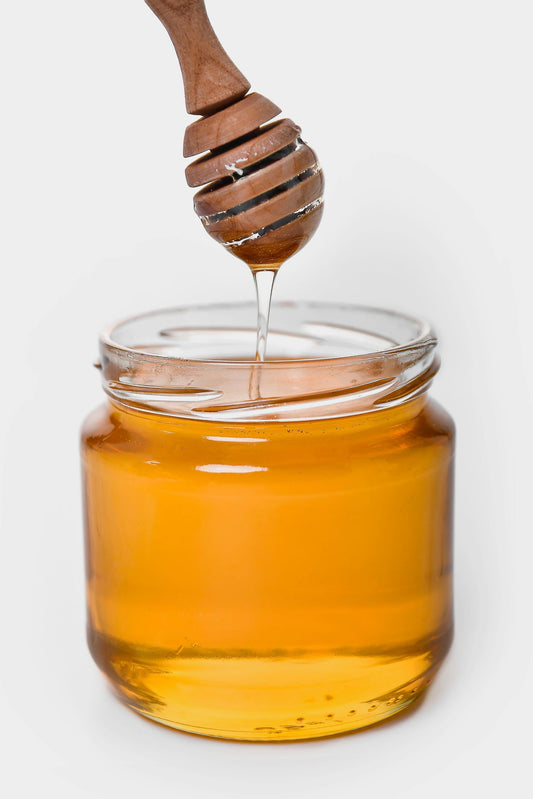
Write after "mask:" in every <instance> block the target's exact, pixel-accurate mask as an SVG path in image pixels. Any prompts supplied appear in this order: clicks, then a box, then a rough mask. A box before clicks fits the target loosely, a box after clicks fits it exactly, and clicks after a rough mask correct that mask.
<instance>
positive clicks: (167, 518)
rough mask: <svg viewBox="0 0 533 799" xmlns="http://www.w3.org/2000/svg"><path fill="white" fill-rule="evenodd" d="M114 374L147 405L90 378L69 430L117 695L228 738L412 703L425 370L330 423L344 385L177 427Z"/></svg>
mask: <svg viewBox="0 0 533 799" xmlns="http://www.w3.org/2000/svg"><path fill="white" fill-rule="evenodd" d="M187 329H188V330H189V335H190V328H187ZM141 343H142V342H139V344H141ZM146 352H147V353H152V354H151V355H143V356H139V357H140V358H141V360H142V358H154V359H155V366H156V367H157V366H158V364H157V355H153V348H152V349H150V348H149V347H147V348H146ZM108 354H109V353H108ZM121 355H122V353H120V352H119V356H121ZM161 357H162V358H163V359H164V360H165V359H166V360H165V363H166V361H169V360H172V354H169V352H168V350H165V352H164V355H162V356H161ZM416 357H418V355H417V356H416ZM359 358H363V359H364V356H359ZM371 358H372V354H371ZM376 362H377V361H376ZM318 363H319V362H318V361H316V364H318ZM322 363H323V364H325V366H323V367H322V368H323V371H325V370H327V368H328V364H327V363H326V362H325V361H322ZM337 363H339V362H338V361H337V360H336V359H333V361H332V365H331V369H334V368H335V366H336V364H337ZM380 363H382V364H384V363H387V360H386V358H385V359H383V358H382V359H381V361H380ZM291 364H292V362H291V361H287V362H286V363H285V364H283V363H282V362H281V361H280V362H279V363H278V367H279V371H280V374H282V377H276V378H275V379H273V381H272V384H271V385H270V388H269V383H268V381H265V387H266V389H267V390H269V391H270V392H271V394H273V395H274V396H275V394H276V392H275V384H276V382H277V383H280V382H281V383H283V385H285V387H286V386H287V385H288V383H287V380H289V382H290V381H291V380H292V381H293V382H294V381H295V380H296V377H295V376H294V375H291V369H292V368H294V370H295V372H297V369H298V366H297V362H296V360H295V361H294V366H292V365H291ZM309 364H311V365H310V367H309V368H316V369H318V365H317V366H315V365H313V364H312V362H311V361H310V362H309ZM151 365H152V364H151V362H150V363H149V367H150V368H151ZM178 365H179V364H178ZM299 365H300V366H302V364H301V363H300V364H299ZM235 366H236V367H238V366H244V364H243V363H241V364H238V363H236V364H235ZM265 366H266V367H267V370H268V368H269V367H270V366H274V364H269V363H268V362H267V364H265ZM342 367H343V369H344V368H345V364H342ZM423 367H424V369H425V368H426V364H423ZM106 368H108V369H109V368H111V367H110V366H109V364H108V365H107V367H106V365H105V364H104V371H105V369H106ZM128 368H129V369H130V371H129V373H128V375H129V377H128V380H127V381H126V382H124V383H120V385H125V386H126V387H127V386H130V385H133V384H135V385H137V386H139V385H142V386H144V388H143V389H142V391H145V392H148V399H147V397H146V396H143V398H142V401H139V402H133V401H132V399H131V397H129V396H128V397H127V398H126V399H124V401H122V399H121V398H118V399H117V396H116V393H117V391H118V390H117V388H116V386H117V381H116V380H113V381H110V380H109V376H108V378H107V380H108V383H109V385H110V386H111V389H110V392H111V394H110V396H111V399H110V401H108V402H107V403H106V404H105V405H104V406H103V407H101V408H100V409H98V410H97V411H96V412H94V413H93V414H92V415H91V416H90V417H89V418H88V420H87V421H86V423H85V426H84V429H83V435H82V457H83V471H84V491H85V511H86V543H87V596H88V639H89V645H90V649H91V652H92V655H93V657H94V659H95V661H96V663H97V664H98V666H99V667H100V668H101V670H102V671H103V672H104V674H105V675H106V676H107V677H108V679H109V680H110V682H111V684H112V686H113V688H114V690H115V692H116V693H117V694H118V695H119V697H120V698H121V699H122V700H123V701H124V702H125V703H126V704H127V705H129V706H130V707H131V708H133V709H134V710H136V711H138V712H140V713H142V714H144V715H146V716H148V717H150V718H152V719H154V720H156V721H160V722H163V723H165V724H168V725H170V726H173V727H177V728H180V729H182V730H187V731H190V732H196V733H201V734H205V735H211V736H219V737H228V738H235V739H243V740H284V739H298V738H312V737H318V736H323V735H331V734H335V733H340V732H344V731H347V730H353V729H356V728H359V727H364V726H366V725H369V724H373V723H375V722H378V721H381V720H383V719H385V718H386V717H388V716H390V715H392V714H394V713H397V712H398V711H400V710H402V709H403V708H405V707H406V706H407V705H409V704H410V703H411V702H413V700H415V699H416V698H417V697H418V696H419V695H420V694H421V693H422V692H423V691H424V690H425V689H426V688H427V686H428V684H429V683H430V681H431V679H432V677H433V676H434V674H435V672H436V670H437V669H438V666H439V665H440V663H441V661H442V659H443V657H444V655H445V653H446V651H447V649H448V647H449V645H450V642H451V636H452V555H451V550H452V542H451V536H452V483H453V480H452V470H453V437H454V433H453V423H452V422H451V420H450V418H449V416H448V415H447V414H446V413H445V412H444V411H443V410H442V409H441V408H440V407H439V406H438V405H437V404H436V403H435V402H434V401H432V400H430V399H429V398H428V395H427V393H426V391H425V390H420V384H421V383H420V380H421V379H422V380H423V379H426V378H428V371H427V369H426V371H425V373H423V374H422V378H420V375H419V380H418V386H417V389H416V390H415V391H412V390H411V391H410V392H409V390H408V389H412V388H413V386H412V385H410V384H407V388H406V389H405V391H407V393H406V394H404V397H403V398H401V397H400V398H399V399H398V398H397V399H396V400H395V401H394V402H391V401H390V391H389V394H388V395H385V400H388V401H384V403H383V407H382V408H381V409H379V408H378V409H376V408H374V407H373V409H372V410H370V409H367V410H366V411H361V410H357V411H356V412H353V408H352V412H348V409H349V408H351V405H350V402H351V398H350V397H351V395H350V394H349V392H348V404H347V405H346V403H345V402H343V399H344V397H345V394H342V391H346V389H339V388H338V387H337V390H334V389H332V387H331V386H328V387H327V388H326V390H325V391H323V392H322V393H321V394H320V399H318V395H316V396H315V394H316V392H311V405H312V404H313V403H314V405H315V406H317V408H318V410H317V409H316V408H315V410H314V411H313V412H311V411H310V410H309V407H308V406H307V405H306V402H309V396H310V395H309V393H307V394H304V395H302V394H297V396H296V395H295V397H293V398H292V399H293V400H295V401H296V407H297V408H300V410H299V411H295V410H292V411H291V410H289V411H287V410H286V408H285V406H279V407H278V406H276V403H277V402H279V397H277V398H276V399H274V400H272V403H270V404H269V401H268V399H264V398H263V403H264V406H265V409H264V410H262V407H261V402H262V400H259V401H258V400H257V398H255V399H254V400H253V401H250V402H249V403H244V408H241V405H242V404H240V403H230V405H229V406H228V405H220V399H218V400H213V399H210V400H209V403H210V405H208V406H205V408H206V409H205V411H203V412H202V414H201V418H186V414H183V415H177V413H176V411H175V410H174V412H172V413H170V412H168V409H162V407H157V408H154V407H153V405H151V404H150V401H149V398H150V397H151V396H152V394H151V393H150V390H149V388H148V386H149V385H150V382H149V381H148V383H147V382H146V381H147V377H146V374H145V373H143V374H144V376H143V377H142V378H141V377H139V376H138V375H137V376H136V378H135V379H132V377H131V375H132V372H131V366H130V367H128ZM142 368H143V369H146V362H144V366H143V367H142ZM183 368H190V369H194V370H195V372H194V373H195V374H198V370H200V373H201V368H202V367H201V363H198V362H197V363H194V361H192V360H191V361H188V362H187V363H186V364H185V366H184V367H183ZM206 368H207V369H209V365H207V366H206ZM225 368H226V371H228V370H229V371H231V369H232V366H231V363H230V362H228V363H227V365H226V367H225V366H224V363H223V362H222V361H221V362H220V363H219V371H220V373H221V374H222V373H223V372H224V369H225ZM250 368H252V367H250ZM260 368H261V367H260ZM302 368H303V369H304V370H305V369H306V368H307V366H306V363H305V362H304V364H303V366H302ZM358 368H361V363H359V362H358ZM365 369H367V372H368V363H367V364H365ZM400 369H401V370H404V366H403V365H402V366H401V367H400ZM430 369H431V367H430ZM159 370H160V371H161V368H160V367H159ZM376 371H378V372H379V370H376V366H375V363H373V365H372V369H371V370H370V372H371V373H372V381H371V383H372V385H373V383H377V384H378V388H377V389H375V391H377V392H378V394H379V390H380V388H379V386H380V385H382V384H383V381H384V380H385V382H386V379H388V378H387V376H385V377H383V375H384V372H385V371H386V370H385V368H382V371H381V373H378V374H377V375H376V374H375V372H376ZM401 373H402V374H403V371H401ZM191 374H192V372H191ZM424 375H425V377H424ZM115 376H116V375H112V377H115ZM317 380H318V378H314V381H315V383H316V388H320V385H319V383H320V382H321V381H322V380H325V378H320V380H318V383H317V382H316V381H317ZM118 382H120V381H118ZM186 382H189V383H190V380H189V381H186ZM341 382H342V383H343V384H344V383H345V382H346V380H345V378H344V377H343V380H342V381H341ZM171 383H172V385H174V384H175V379H173V380H172V381H171ZM389 388H390V387H389ZM423 388H424V387H423ZM188 389H189V390H193V391H194V389H191V387H190V386H188ZM157 390H158V391H160V392H162V391H163V389H162V388H161V387H159V388H158V389H157ZM198 390H199V388H198ZM381 390H385V389H383V388H382V389H381ZM169 391H170V386H167V394H168V392H169ZM339 391H341V393H340V394H339ZM396 391H398V389H397V390H396ZM113 392H114V393H113ZM108 393H109V392H108ZM126 393H127V390H126ZM185 396H186V397H187V395H185ZM199 396H201V394H200V395H199ZM339 397H340V399H339ZM166 399H168V396H167V398H166ZM217 401H218V403H219V405H220V408H221V409H222V411H217ZM359 401H361V400H359ZM364 401H365V402H366V403H368V399H365V400H364ZM302 403H303V409H302ZM320 403H321V404H320ZM272 404H273V405H274V406H275V407H276V408H277V410H276V411H275V413H274V415H273V416H274V418H272V415H271V416H269V410H268V409H269V408H270V413H271V414H272V410H271V405H272ZM204 405H205V403H204ZM288 405H289V406H290V405H291V403H290V402H289V403H288ZM250 408H251V409H252V414H251V418H243V419H242V420H235V419H234V417H235V415H237V416H238V415H239V414H240V413H241V412H242V413H243V417H246V412H247V411H248V412H249V411H250ZM209 413H214V418H213V419H211V418H209ZM217 413H220V416H219V415H217ZM224 413H225V414H226V415H227V416H224ZM312 413H314V415H315V416H317V415H318V414H319V413H320V414H323V415H322V416H321V417H318V418H306V416H311V415H312ZM232 414H233V415H232ZM262 414H263V415H264V416H265V417H266V418H261V415H262ZM284 414H285V415H287V414H289V415H291V414H292V415H293V416H294V417H295V418H292V419H290V418H289V419H286V418H283V416H284ZM257 415H259V417H260V418H256V417H257ZM199 416H200V415H199ZM228 417H229V420H228Z"/></svg>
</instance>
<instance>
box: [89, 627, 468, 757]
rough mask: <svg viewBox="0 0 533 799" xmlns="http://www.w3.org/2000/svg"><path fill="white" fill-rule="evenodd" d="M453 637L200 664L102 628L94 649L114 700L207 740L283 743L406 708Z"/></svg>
mask: <svg viewBox="0 0 533 799" xmlns="http://www.w3.org/2000/svg"><path fill="white" fill-rule="evenodd" d="M451 635H452V633H451V630H448V631H447V632H446V633H445V634H444V635H442V636H439V637H438V638H433V639H430V640H429V641H428V640H426V641H425V642H419V644H418V646H412V647H409V648H407V649H405V650H403V651H398V650H396V651H394V652H393V651H390V652H388V653H384V652H380V653H375V654H370V653H365V654H362V653H359V654H355V653H353V654H352V653H348V652H347V651H346V650H344V651H343V653H342V654H340V653H339V652H338V650H337V652H331V651H330V652H329V653H327V654H326V653H321V654H317V653H311V652H303V651H300V652H298V653H296V652H293V653H291V654H290V655H289V653H282V652H281V651H279V650H278V651H277V652H276V653H275V655H276V656H275V657H274V653H271V657H266V656H263V657H259V656H256V657H255V658H253V657H244V656H243V655H242V654H241V653H239V655H240V656H238V655H237V653H232V654H233V655H234V656H233V657H230V656H229V653H227V652H226V653H225V655H226V656H225V657H221V656H219V657H215V656H214V653H213V652H209V653H205V652H204V653H200V655H198V654H197V655H196V656H194V657H192V656H190V654H192V653H185V652H183V651H179V652H178V653H176V652H170V651H168V650H155V649H147V648H146V647H142V648H141V647H138V646H132V645H127V644H125V643H124V642H118V641H117V640H116V639H110V638H108V637H107V636H103V635H102V634H99V633H96V632H95V631H94V630H92V631H90V634H89V643H90V645H91V651H92V654H93V657H94V658H95V660H96V662H97V664H98V666H99V667H100V668H101V669H102V671H103V672H104V674H105V675H106V676H107V678H108V679H109V681H110V683H111V686H112V688H113V690H114V693H115V694H116V695H117V697H118V698H119V699H120V700H121V701H122V703H123V704H125V705H127V706H128V707H129V708H131V709H132V710H135V711H136V712H137V713H139V714H140V715H142V716H144V717H145V718H148V719H150V720H151V721H155V722H158V723H160V724H164V725H165V726H168V727H172V728H175V729H178V730H182V731H184V732H189V733H195V734H198V735H204V736H209V737H215V738H226V739H233V740H241V741H280V740H282V741H283V740H304V739H309V738H321V737H325V736H331V735H338V734H339V733H345V732H350V731H353V730H357V729H360V728H362V727H367V726H369V725H372V724H377V723H379V722H381V721H384V720H385V719H387V718H389V717H390V716H393V715H395V714H397V713H399V712H400V711H402V710H404V709H405V708H407V707H408V706H409V705H411V704H412V703H413V702H414V701H415V700H416V699H418V698H419V697H420V696H421V695H422V694H423V693H424V692H425V690H426V689H427V688H428V686H429V684H430V682H431V680H432V679H433V677H434V675H435V674H436V672H437V670H438V668H439V666H440V664H441V662H442V660H443V658H444V656H445V654H446V652H447V650H448V648H449V646H450V643H451ZM202 654H203V655H204V656H202ZM207 654H209V655H210V656H209V657H208V656H207ZM217 654H219V653H217ZM188 655H189V656H188ZM282 655H285V657H282Z"/></svg>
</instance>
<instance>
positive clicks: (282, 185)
mask: <svg viewBox="0 0 533 799" xmlns="http://www.w3.org/2000/svg"><path fill="white" fill-rule="evenodd" d="M146 2H147V4H148V5H149V6H150V8H151V9H152V10H153V11H154V13H155V14H156V15H157V16H158V17H159V19H160V20H161V21H162V23H163V24H164V26H165V27H166V29H167V31H168V33H169V35H170V38H171V39H172V42H173V44H174V47H175V49H176V52H177V55H178V58H179V62H180V66H181V71H182V76H183V83H184V87H185V100H186V108H187V111H188V112H189V113H190V114H194V115H202V119H199V120H197V121H195V122H193V123H192V124H191V125H189V127H188V128H187V129H186V131H185V141H184V147H183V152H184V156H185V157H190V156H196V155H201V157H200V158H199V159H197V160H196V161H194V162H193V163H192V164H190V165H189V166H188V167H187V169H186V170H185V176H186V180H187V183H188V185H189V186H192V187H200V186H204V188H202V189H201V190H200V191H199V192H198V193H197V194H196V195H195V197H194V207H195V210H196V213H197V214H198V216H199V217H200V219H201V220H202V223H203V225H204V227H205V229H206V230H207V232H208V233H209V235H210V236H212V237H213V238H214V239H216V240H217V241H218V242H220V243H221V244H222V245H223V246H224V247H226V248H227V249H229V250H230V251H231V252H233V253H234V254H235V255H236V256H237V257H239V258H241V259H242V260H243V261H245V262H246V263H247V264H248V265H249V267H250V268H251V269H252V271H254V272H257V271H259V270H269V271H275V270H277V269H278V268H279V266H280V265H281V264H282V263H283V262H284V261H285V260H287V258H289V257H290V256H291V255H293V254H294V253H295V252H297V251H298V250H300V249H301V248H302V247H303V246H304V245H305V244H306V243H307V242H308V241H309V239H310V238H311V236H312V235H313V233H314V232H315V231H316V229H317V227H318V225H319V223H320V219H321V216H322V209H323V191H324V177H323V173H322V170H321V168H320V165H319V163H318V160H317V157H316V155H315V153H314V152H313V150H312V149H311V148H310V147H309V146H308V145H307V144H306V143H305V142H303V141H302V139H301V129H300V128H299V127H298V125H296V124H295V123H294V122H292V120H290V119H281V120H277V121H272V120H274V118H275V117H277V116H278V115H279V114H280V113H281V109H280V108H279V107H278V106H277V105H275V104H274V103H273V102H271V101H270V100H269V99H267V98H266V97H263V95H261V94H257V93H256V92H252V93H249V90H250V88H251V87H250V83H249V82H248V80H247V79H246V78H245V77H244V75H243V74H242V73H241V72H240V71H239V70H238V69H237V67H236V66H235V64H234V63H233V62H232V61H231V59H230V58H229V57H228V55H227V54H226V52H225V50H224V49H223V47H222V45H221V44H220V42H219V40H218V39H217V37H216V34H215V32H214V30H213V28H212V26H211V23H210V21H209V18H208V16H207V11H206V8H205V3H204V1H203V0H146Z"/></svg>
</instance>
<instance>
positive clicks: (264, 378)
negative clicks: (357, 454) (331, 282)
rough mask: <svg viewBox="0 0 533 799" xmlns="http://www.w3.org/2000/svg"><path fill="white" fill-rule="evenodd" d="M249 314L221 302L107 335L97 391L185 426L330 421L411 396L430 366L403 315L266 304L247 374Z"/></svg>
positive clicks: (431, 352) (129, 321)
mask: <svg viewBox="0 0 533 799" xmlns="http://www.w3.org/2000/svg"><path fill="white" fill-rule="evenodd" d="M255 314H256V306H255V304H254V303H250V302H245V303H243V302H240V303H227V302H226V303H216V304H210V305H206V304H202V305H193V306H182V307H178V308H170V309H165V310H157V311H151V312H149V313H145V314H138V315H136V316H132V317H129V318H126V319H124V320H122V321H120V322H117V323H115V324H113V325H111V326H110V327H108V328H107V329H106V330H104V332H103V333H102V334H101V336H100V352H101V364H100V365H101V367H102V377H103V384H104V390H105V391H106V392H107V394H108V395H109V396H110V397H111V399H114V400H116V401H117V402H119V403H121V404H123V405H127V406H130V407H135V408H138V409H140V410H142V411H148V412H151V413H161V414H164V415H171V416H179V417H185V418H195V419H209V420H219V419H223V420H225V421H230V422H231V421H244V420H246V419H249V418H253V419H256V420H260V421H286V420H294V419H303V418H305V419H314V418H324V417H327V418H332V417H333V418H335V417H338V416H346V415H352V414H358V413H364V412H370V411H375V410H381V409H383V408H386V407H391V406H392V405H395V404H400V403H403V402H406V401H407V400H408V399H412V398H414V397H416V396H419V395H420V394H423V393H424V392H425V391H427V388H428V387H429V384H430V382H431V380H432V378H433V376H434V375H435V374H436V372H437V370H438V367H439V359H438V356H437V354H436V348H437V344H438V342H437V337H436V335H435V333H434V331H433V329H432V328H431V326H430V325H429V324H428V323H427V322H425V321H422V320H419V319H417V318H416V317H414V316H409V315H407V314H403V313H400V312H397V311H391V310H387V309H382V308H372V307H368V306H364V305H350V304H346V303H332V302H293V301H290V302H289V301H285V302H275V303H273V304H272V315H271V320H272V324H271V326H270V331H269V348H271V350H270V351H271V353H273V354H270V355H269V357H268V358H267V360H266V361H264V362H261V363H258V362H257V361H256V360H255V359H253V360H252V358H251V357H249V353H250V352H255V346H254V345H255V334H256V328H255ZM252 320H253V321H252ZM243 353H244V355H243Z"/></svg>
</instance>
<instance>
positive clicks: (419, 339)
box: [100, 300, 438, 370]
mask: <svg viewBox="0 0 533 799" xmlns="http://www.w3.org/2000/svg"><path fill="white" fill-rule="evenodd" d="M235 308H242V309H243V308H249V309H252V310H255V308H256V305H255V303H253V302H248V301H245V302H220V303H197V304H194V305H182V306H170V307H168V308H163V309H156V310H153V311H147V312H143V313H139V314H134V315H133V316H128V317H124V318H123V319H120V320H118V321H117V322H114V323H112V324H110V325H108V326H107V327H106V328H105V329H104V330H103V331H102V333H101V334H100V344H101V346H102V347H105V348H112V349H114V350H117V351H119V352H123V353H125V354H127V353H129V354H130V355H135V356H144V357H146V358H148V359H153V360H154V361H161V360H168V359H169V358H173V359H176V360H179V361H180V362H184V363H187V362H190V363H195V364H198V363H202V364H205V365H206V366H209V365H212V366H231V367H242V368H246V369H249V368H250V366H251V365H252V364H253V365H256V364H257V361H256V360H255V358H252V357H250V358H249V359H240V360H238V361H237V360H235V359H230V358H186V357H180V356H177V355H169V354H168V353H167V352H148V351H147V350H144V349H143V348H142V346H136V347H129V346H127V345H124V344H121V343H120V342H118V341H116V340H114V338H113V335H114V334H115V333H116V332H117V331H118V330H119V328H121V327H123V326H124V325H127V324H130V323H134V322H137V321H140V320H143V319H150V318H153V319H155V318H157V317H159V316H161V315H162V314H175V313H183V312H193V313H194V312H198V311H200V312H205V311H208V312H210V313H211V312H214V313H216V312H226V313H229V312H230V311H231V310H233V309H235ZM277 308H284V309H288V310H292V309H294V308H300V309H303V308H306V309H307V308H308V309H309V310H310V311H313V310H315V309H331V310H334V309H335V310H336V311H337V310H339V311H348V312H350V313H356V312H358V311H364V312H370V313H375V314H379V315H381V316H387V317H389V318H394V319H398V320H400V319H401V320H403V321H406V322H408V323H410V324H412V325H414V326H417V328H418V333H417V335H415V336H413V337H410V338H409V339H408V340H406V341H404V342H403V343H398V344H393V345H392V346H389V347H384V348H382V349H376V350H371V351H369V352H365V353H358V354H354V355H339V356H335V355H333V356H326V357H311V358H301V357H300V358H282V359H280V358H270V357H268V358H267V360H266V361H264V362H262V363H261V369H262V370H265V369H270V368H272V367H275V366H277V365H279V364H280V363H281V364H283V365H284V366H288V365H290V364H291V363H294V364H296V363H298V364H301V363H302V362H304V363H307V364H309V365H317V364H319V363H320V362H327V363H328V364H331V363H332V362H333V363H336V362H343V363H346V362H347V361H352V360H353V361H355V362H358V361H359V362H360V361H363V360H366V359H368V358H369V357H372V356H375V355H388V354H390V355H393V354H395V353H399V352H404V351H406V350H410V349H413V348H417V347H426V346H437V344H438V339H437V336H436V333H435V331H434V330H433V328H432V326H431V325H430V323H429V322H427V321H426V320H424V319H420V318H419V317H416V316H412V315H411V314H406V313H403V312H402V311H395V310H391V309H387V308H380V307H379V306H371V305H357V304H350V303H337V302H319V301H307V300H306V301H302V302H298V301H294V300H284V301H278V302H273V303H272V311H274V310H275V309H277Z"/></svg>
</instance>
